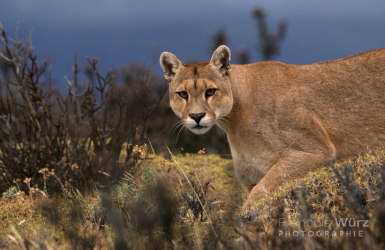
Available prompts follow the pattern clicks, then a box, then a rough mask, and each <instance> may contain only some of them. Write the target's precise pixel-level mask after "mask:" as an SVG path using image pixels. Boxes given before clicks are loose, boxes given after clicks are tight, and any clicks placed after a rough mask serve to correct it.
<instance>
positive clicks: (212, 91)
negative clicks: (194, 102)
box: [206, 89, 217, 97]
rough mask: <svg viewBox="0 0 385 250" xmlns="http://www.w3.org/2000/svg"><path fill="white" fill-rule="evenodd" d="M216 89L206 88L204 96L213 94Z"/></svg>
mask: <svg viewBox="0 0 385 250" xmlns="http://www.w3.org/2000/svg"><path fill="white" fill-rule="evenodd" d="M215 91H217V90H216V89H208V90H206V97H209V96H213V95H214V94H215Z"/></svg>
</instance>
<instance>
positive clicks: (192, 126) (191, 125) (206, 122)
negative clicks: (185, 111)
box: [185, 117, 213, 135]
mask: <svg viewBox="0 0 385 250" xmlns="http://www.w3.org/2000/svg"><path fill="white" fill-rule="evenodd" d="M185 125H186V127H187V128H188V129H189V130H190V131H191V132H193V133H194V134H197V135H202V134H204V133H206V132H207V131H209V130H210V128H211V127H212V126H213V124H211V122H210V119H209V118H208V117H203V119H202V120H201V121H200V122H199V125H200V126H202V127H200V128H196V126H197V125H198V124H197V123H196V121H194V120H193V119H191V118H190V117H189V118H187V120H186V122H185Z"/></svg>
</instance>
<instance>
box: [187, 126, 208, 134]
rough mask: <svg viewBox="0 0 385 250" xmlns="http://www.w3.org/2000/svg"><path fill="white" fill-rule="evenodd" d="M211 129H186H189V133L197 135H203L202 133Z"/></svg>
mask: <svg viewBox="0 0 385 250" xmlns="http://www.w3.org/2000/svg"><path fill="white" fill-rule="evenodd" d="M210 128H211V127H204V128H188V129H190V131H191V132H193V133H194V134H197V135H203V134H204V133H206V132H207V131H209V130H210Z"/></svg>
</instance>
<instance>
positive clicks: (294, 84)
mask: <svg viewBox="0 0 385 250" xmlns="http://www.w3.org/2000/svg"><path fill="white" fill-rule="evenodd" d="M229 61H230V50H229V49H228V48H227V47H226V46H220V47H219V48H218V49H217V50H216V51H215V52H214V54H213V57H212V59H211V61H210V62H201V63H198V64H192V65H182V64H181V63H180V62H179V60H178V59H177V58H176V57H175V56H174V55H172V54H171V53H168V52H164V53H163V54H162V56H161V60H160V62H161V66H162V68H163V70H164V72H165V76H166V79H168V80H169V87H170V104H171V107H172V109H173V110H174V112H175V113H176V114H177V115H178V116H179V117H181V119H182V121H183V122H184V124H185V125H186V126H187V127H189V128H190V129H191V130H192V131H193V132H195V133H200V131H196V130H197V129H193V128H192V125H191V124H194V121H193V122H191V120H192V119H191V118H190V119H189V114H190V113H199V112H206V116H207V117H206V120H205V122H206V123H205V125H209V126H210V127H211V126H212V125H214V124H217V125H219V126H220V127H221V128H222V129H223V130H225V131H226V134H227V138H228V141H229V143H230V148H231V154H232V156H233V160H234V168H235V173H236V176H237V178H238V179H239V180H240V181H241V182H242V183H243V184H244V185H245V186H246V187H247V188H248V190H249V192H250V193H249V196H248V200H247V202H246V204H245V205H244V207H243V209H246V208H248V207H249V206H250V205H251V204H252V202H254V201H256V200H258V199H260V198H261V197H263V196H265V195H267V194H268V193H269V192H270V191H272V190H274V189H275V188H276V187H278V186H279V185H281V184H283V183H284V182H286V181H289V180H291V179H293V178H297V177H300V176H303V175H305V174H306V173H307V172H308V171H310V170H312V169H314V168H316V167H317V166H319V165H320V164H324V163H325V162H327V161H331V160H334V159H335V158H336V157H337V156H340V157H344V158H345V157H349V156H354V155H357V154H359V153H360V152H363V151H365V150H367V149H368V148H375V147H378V146H381V145H382V146H383V145H384V143H385V48H382V49H377V50H372V51H368V52H365V53H362V54H358V55H354V56H349V57H345V58H342V59H339V60H335V61H328V62H320V63H315V64H309V65H292V64H286V63H281V62H258V63H253V64H248V65H231V67H230V65H229ZM208 88H217V91H216V93H215V95H214V96H211V97H208V98H206V97H205V94H204V93H205V91H206V90H207V89H208ZM182 90H183V91H187V92H188V94H189V99H188V100H185V99H182V98H180V97H179V96H178V94H176V92H178V91H182ZM207 130H208V129H207ZM204 132H206V130H205V131H204Z"/></svg>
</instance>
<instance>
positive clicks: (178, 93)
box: [160, 45, 233, 134]
mask: <svg viewBox="0 0 385 250" xmlns="http://www.w3.org/2000/svg"><path fill="white" fill-rule="evenodd" d="M160 66H161V67H162V69H163V71H164V77H165V78H166V80H167V81H168V82H169V92H170V106H171V108H172V110H173V111H174V112H175V114H176V115H177V116H179V117H180V118H181V119H182V122H183V124H184V125H185V126H186V127H187V128H188V129H190V130H191V131H192V132H194V133H195V134H204V133H206V132H207V131H208V130H209V129H210V128H211V127H212V126H213V125H214V124H215V123H216V122H217V121H218V120H219V119H220V118H221V117H224V116H226V115H228V114H229V113H230V111H231V109H232V106H233V96H232V92H231V83H230V75H231V67H230V50H229V48H227V47H226V46H224V45H222V46H220V47H218V48H217V49H216V50H215V52H214V54H213V56H212V58H211V60H210V61H204V62H199V63H193V64H188V65H182V63H181V62H180V61H179V60H178V58H176V56H174V55H173V54H171V53H169V52H163V53H162V55H161V56H160Z"/></svg>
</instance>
